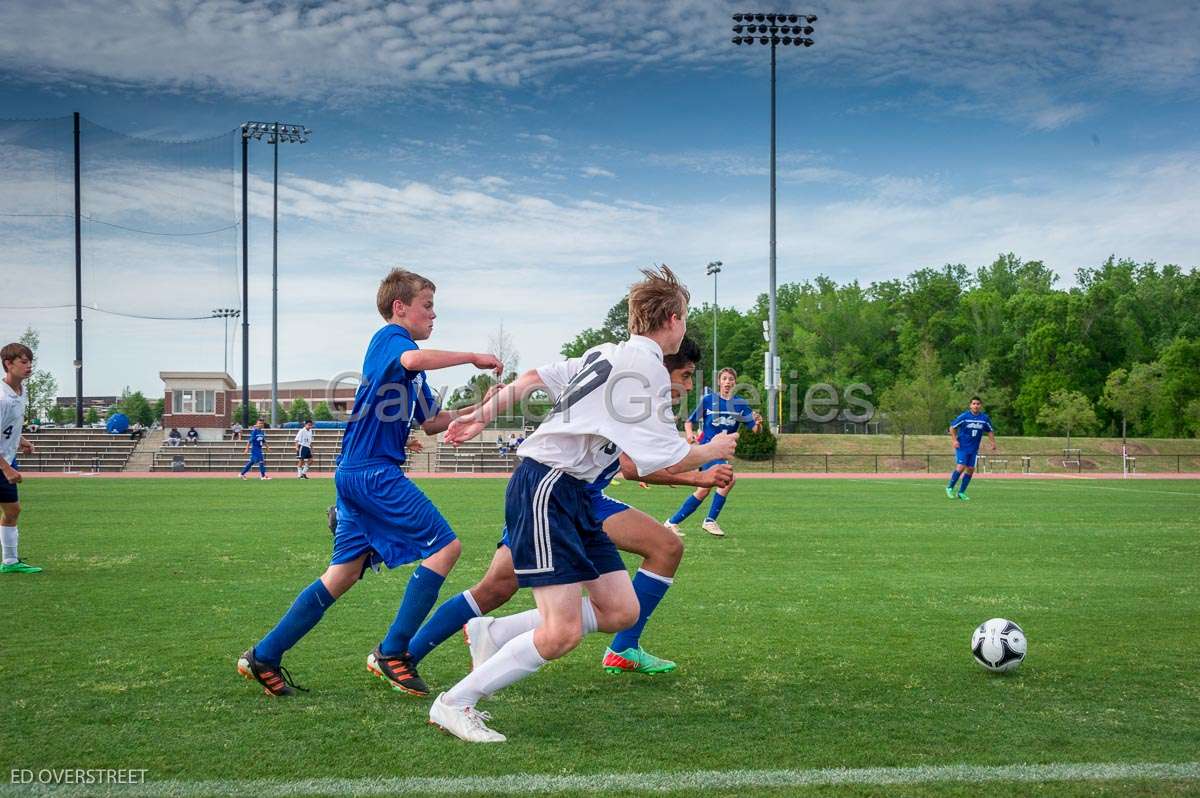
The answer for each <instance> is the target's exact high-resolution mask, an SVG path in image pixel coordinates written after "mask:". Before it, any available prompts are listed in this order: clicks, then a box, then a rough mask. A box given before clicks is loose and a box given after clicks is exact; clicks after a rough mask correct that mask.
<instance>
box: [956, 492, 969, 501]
mask: <svg viewBox="0 0 1200 798" xmlns="http://www.w3.org/2000/svg"><path fill="white" fill-rule="evenodd" d="M958 498H959V500H961V501H964V502H969V501H971V497H969V496H968V495H967V494H965V493H960V494H958Z"/></svg>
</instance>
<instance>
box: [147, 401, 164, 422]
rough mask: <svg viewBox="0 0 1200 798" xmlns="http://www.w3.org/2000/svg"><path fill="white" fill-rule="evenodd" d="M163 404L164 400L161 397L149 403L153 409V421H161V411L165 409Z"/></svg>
mask: <svg viewBox="0 0 1200 798" xmlns="http://www.w3.org/2000/svg"><path fill="white" fill-rule="evenodd" d="M164 404H165V400H164V399H161V398H160V399H155V400H154V401H153V402H151V403H150V407H151V409H152V410H153V411H154V420H155V421H159V422H161V421H162V417H163V411H164V409H165V408H164Z"/></svg>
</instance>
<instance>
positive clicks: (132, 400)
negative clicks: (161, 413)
mask: <svg viewBox="0 0 1200 798" xmlns="http://www.w3.org/2000/svg"><path fill="white" fill-rule="evenodd" d="M117 409H118V410H119V411H120V412H122V413H124V414H125V415H127V416H128V417H129V421H130V423H133V422H135V421H136V422H137V423H139V424H142V425H144V426H147V427H148V426H150V425H151V424H153V423H154V408H152V407H151V406H150V403H149V402H148V401H146V397H145V396H143V395H142V392H141V391H130V390H129V386H128V385H126V386H125V389H124V390H123V391H121V398H120V400H118V401H117Z"/></svg>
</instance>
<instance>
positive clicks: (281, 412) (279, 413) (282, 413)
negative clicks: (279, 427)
mask: <svg viewBox="0 0 1200 798" xmlns="http://www.w3.org/2000/svg"><path fill="white" fill-rule="evenodd" d="M266 418H267V423H268V424H270V423H271V416H270V415H268V416H267V417H266ZM287 421H288V411H287V408H286V407H284V406H283V405H282V404H281V403H279V402H276V403H275V423H276V424H283V423H285V422H287Z"/></svg>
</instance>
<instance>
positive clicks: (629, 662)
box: [603, 646, 676, 673]
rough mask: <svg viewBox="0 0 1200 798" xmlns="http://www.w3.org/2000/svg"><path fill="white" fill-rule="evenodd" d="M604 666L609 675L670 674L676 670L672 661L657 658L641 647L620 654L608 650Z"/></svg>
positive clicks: (605, 651)
mask: <svg viewBox="0 0 1200 798" xmlns="http://www.w3.org/2000/svg"><path fill="white" fill-rule="evenodd" d="M603 664H604V670H605V671H606V672H608V673H670V672H671V671H673V670H675V668H676V665H675V663H674V662H671V660H669V659H661V658H660V657H656V656H654V655H653V654H651V653H649V652H647V651H646V650H645V649H643V648H642V647H641V646H638V647H637V648H627V649H625V650H624V651H622V652H620V653H617V652H615V651H613V650H612V649H611V648H606V649H604V663H603Z"/></svg>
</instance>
